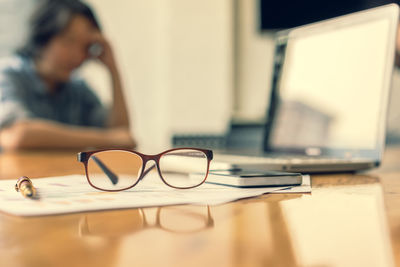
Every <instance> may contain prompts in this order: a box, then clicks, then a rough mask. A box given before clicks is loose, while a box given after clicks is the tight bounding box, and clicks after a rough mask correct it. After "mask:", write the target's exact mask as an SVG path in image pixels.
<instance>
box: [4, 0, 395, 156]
mask: <svg viewBox="0 0 400 267" xmlns="http://www.w3.org/2000/svg"><path fill="white" fill-rule="evenodd" d="M37 1H38V0H1V1H0V12H1V16H0V55H1V56H6V55H8V54H10V53H11V52H12V50H13V49H14V48H15V47H17V46H18V45H19V44H20V43H21V42H22V41H23V38H24V36H25V34H26V23H27V18H28V16H29V13H30V12H31V10H32V8H33V7H34V6H35V4H36V3H37ZM357 1H358V2H360V1H361V0H357ZM357 1H356V2H357ZM87 2H88V3H90V4H91V5H92V6H93V8H94V9H95V11H96V13H97V15H98V17H99V19H100V21H101V24H102V26H103V29H104V33H105V34H106V36H107V37H108V39H109V40H111V42H112V45H113V47H114V51H115V54H116V57H117V59H118V63H119V66H120V70H121V72H122V76H123V81H124V85H125V95H126V100H127V103H128V105H129V111H130V116H131V120H132V132H133V134H134V135H135V137H136V139H137V140H138V141H139V144H140V148H141V149H142V150H144V151H156V150H159V149H161V148H165V147H170V146H171V137H172V136H173V135H176V134H178V135H179V134H180V135H182V134H214V135H223V134H224V133H225V132H226V131H227V130H228V128H229V125H230V122H231V119H233V120H234V121H239V122H256V123H257V122H258V123H260V122H261V123H262V122H263V121H264V120H265V113H266V108H267V103H268V100H269V93H270V92H269V88H270V79H271V70H272V61H273V49H274V48H273V47H274V45H273V41H274V40H273V36H274V33H275V30H271V29H268V25H267V27H264V28H263V30H261V29H260V3H261V2H260V0H201V1H200V0H147V1H143V0H114V1H110V0H88V1H87ZM284 2H285V1H284ZM286 2H288V1H286ZM308 2H310V5H311V4H313V5H317V4H318V3H319V2H320V1H308ZM342 2H343V3H347V2H346V1H341V3H342ZM358 2H357V3H358ZM366 2H368V1H366ZM264 3H265V5H264V8H266V10H267V13H268V12H269V11H270V10H272V11H274V9H275V8H277V7H275V6H269V4H272V5H274V3H277V4H279V3H281V2H280V1H275V2H274V1H264ZM343 3H342V4H343ZM360 3H361V2H360ZM279 5H281V6H284V7H285V9H284V10H283V11H282V12H284V14H286V12H288V11H290V12H297V14H302V13H301V12H298V11H296V9H295V8H291V9H288V8H287V6H288V5H287V3H281V4H279ZM319 5H322V4H320V3H319ZM332 5H333V4H332ZM335 5H338V3H336V2H335ZM346 5H347V4H346ZM306 8H307V9H306V10H309V9H310V8H308V7H306ZM328 8H331V7H328ZM329 10H331V9H329ZM268 14H269V13H268ZM271 14H272V15H273V14H274V13H273V12H272V13H271ZM271 14H270V15H268V16H267V18H269V17H271V16H272V15H271ZM294 14H295V13H294ZM316 14H320V12H316ZM277 16H278V18H281V21H283V22H284V23H286V22H293V21H288V20H287V19H286V17H287V16H281V15H279V14H278V15H277ZM289 17H290V16H289ZM282 18H285V19H282ZM264 19H265V18H264ZM315 19H320V18H315ZM275 21H278V23H283V22H279V19H278V20H275ZM267 23H268V21H267ZM274 23H275V22H274ZM293 23H300V22H293ZM280 26H281V27H282V26H285V25H283V24H282V25H279V24H277V25H272V26H271V27H269V28H274V27H278V28H279V27H280ZM287 26H292V25H287ZM16 33H18V34H16ZM81 73H82V75H83V76H84V77H86V78H87V79H88V81H89V83H90V84H91V85H92V87H93V88H94V89H95V90H96V91H97V92H98V93H99V95H100V97H101V99H102V100H103V101H104V102H105V103H108V102H109V101H110V95H111V94H110V91H109V82H110V81H109V77H108V73H107V72H106V71H105V70H104V69H103V68H102V66H100V65H98V64H96V63H93V62H91V63H88V64H86V65H85V66H83V68H82V70H81ZM398 80H400V79H398ZM397 114H400V113H399V112H397ZM396 116H397V117H399V116H398V115H395V116H394V117H395V118H397V117H396ZM392 117H393V116H392ZM399 128H400V127H399ZM399 132H400V130H399Z"/></svg>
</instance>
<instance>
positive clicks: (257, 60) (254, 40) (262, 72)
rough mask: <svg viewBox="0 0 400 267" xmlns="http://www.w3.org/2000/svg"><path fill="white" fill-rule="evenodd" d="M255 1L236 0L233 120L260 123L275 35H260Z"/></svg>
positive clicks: (267, 98) (263, 115)
mask: <svg viewBox="0 0 400 267" xmlns="http://www.w3.org/2000/svg"><path fill="white" fill-rule="evenodd" d="M258 5H259V3H258V0H238V20H239V21H238V23H237V25H238V29H237V34H238V37H237V40H238V42H237V52H236V53H237V54H236V58H237V62H236V64H237V67H238V73H237V75H238V77H237V80H236V81H237V86H238V88H237V91H238V94H237V96H236V99H235V117H236V118H237V119H241V120H251V121H253V120H256V121H257V120H263V119H264V117H265V114H266V108H267V105H268V103H269V94H270V85H271V74H272V62H273V54H274V38H273V36H274V33H273V32H260V31H259V24H258V23H259V14H258V10H257V8H258Z"/></svg>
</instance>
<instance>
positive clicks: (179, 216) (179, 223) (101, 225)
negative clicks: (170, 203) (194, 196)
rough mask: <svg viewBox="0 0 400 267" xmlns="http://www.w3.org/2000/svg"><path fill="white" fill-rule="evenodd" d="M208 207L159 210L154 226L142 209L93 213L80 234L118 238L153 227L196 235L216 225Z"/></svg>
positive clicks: (82, 225) (84, 222) (179, 207)
mask: <svg viewBox="0 0 400 267" xmlns="http://www.w3.org/2000/svg"><path fill="white" fill-rule="evenodd" d="M204 208H205V207H195V206H175V207H159V208H157V211H156V217H155V222H154V224H150V223H148V219H147V218H146V215H145V212H144V210H142V209H135V210H124V211H111V212H107V213H92V214H88V215H86V216H84V217H82V219H81V221H80V223H79V235H80V236H103V237H118V236H122V235H125V234H129V233H130V234H132V233H134V232H137V231H139V230H144V229H149V228H160V229H163V230H164V231H167V232H171V233H178V234H190V233H196V232H200V231H203V230H205V229H207V228H211V227H213V226H214V220H213V218H212V216H211V211H210V207H209V206H207V211H206V210H204ZM205 212H207V213H205ZM121 218H123V220H121Z"/></svg>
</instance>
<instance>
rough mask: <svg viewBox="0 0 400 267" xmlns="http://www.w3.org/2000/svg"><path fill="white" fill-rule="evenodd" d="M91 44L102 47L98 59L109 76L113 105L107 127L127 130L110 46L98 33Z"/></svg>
mask: <svg viewBox="0 0 400 267" xmlns="http://www.w3.org/2000/svg"><path fill="white" fill-rule="evenodd" d="M93 42H95V43H99V44H101V46H102V47H103V52H102V53H101V55H100V56H99V57H98V59H99V60H100V61H101V62H102V63H103V64H104V65H105V66H106V67H107V69H108V70H109V72H110V75H111V81H112V90H113V94H112V95H113V103H112V109H111V114H110V117H109V122H108V126H109V127H126V128H129V116H128V109H127V107H126V104H125V99H124V94H123V86H122V81H121V76H120V72H119V70H118V66H117V63H116V60H115V57H114V53H113V50H112V48H111V45H110V43H109V42H108V41H107V39H105V37H104V36H103V35H102V34H101V33H100V32H96V34H95V35H94V37H93Z"/></svg>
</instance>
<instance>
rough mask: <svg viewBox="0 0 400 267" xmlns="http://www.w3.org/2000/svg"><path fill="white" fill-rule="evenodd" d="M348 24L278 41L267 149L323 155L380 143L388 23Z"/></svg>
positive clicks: (284, 36)
mask: <svg viewBox="0 0 400 267" xmlns="http://www.w3.org/2000/svg"><path fill="white" fill-rule="evenodd" d="M344 21H345V22H342V21H341V20H338V21H337V22H335V23H328V25H327V26H324V25H322V26H321V27H318V25H315V27H306V28H305V29H304V28H302V27H299V28H295V29H293V30H291V31H287V32H285V34H282V35H281V36H280V37H278V40H277V47H276V55H275V73H274V90H275V92H274V93H273V95H272V96H273V97H272V99H273V100H274V103H273V107H272V108H273V110H271V109H270V114H269V115H270V117H271V116H273V118H271V121H273V123H272V124H271V126H270V128H269V129H267V130H268V131H269V132H268V134H267V135H268V142H267V145H268V150H279V149H283V150H298V151H303V152H307V153H308V154H321V153H322V152H321V151H324V150H347V151H348V150H350V151H357V150H373V149H376V147H377V146H378V145H379V135H380V134H381V132H380V127H383V126H382V125H384V124H382V121H381V120H382V118H385V117H384V115H383V113H385V112H386V110H385V109H386V105H384V103H385V101H387V100H385V99H383V98H384V97H387V94H385V92H384V91H385V90H387V89H385V86H386V84H385V82H387V81H386V80H385V79H387V76H386V75H387V74H386V72H387V71H388V68H387V61H388V56H390V55H391V54H390V51H388V50H390V49H388V48H389V47H390V46H389V45H388V42H389V41H390V40H392V39H391V38H389V37H390V34H391V25H390V20H389V19H387V18H382V17H380V18H379V17H378V18H375V19H370V20H364V21H354V22H351V21H350V22H349V20H344ZM392 62H393V61H392Z"/></svg>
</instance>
